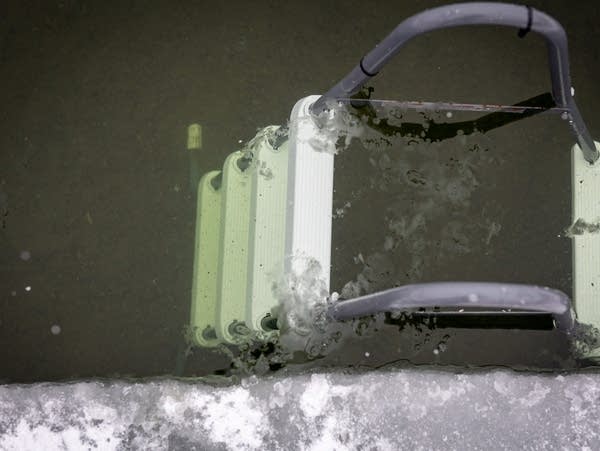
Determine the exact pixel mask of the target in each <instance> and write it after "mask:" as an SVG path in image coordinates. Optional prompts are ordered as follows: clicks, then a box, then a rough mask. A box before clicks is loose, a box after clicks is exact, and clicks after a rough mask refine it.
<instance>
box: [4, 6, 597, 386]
mask: <svg viewBox="0 0 600 451" xmlns="http://www.w3.org/2000/svg"><path fill="white" fill-rule="evenodd" d="M444 3H445V2H435V1H429V2H419V4H418V5H417V4H414V5H401V4H398V2H384V3H381V2H377V3H370V2H366V3H365V2H330V3H328V4H322V3H321V2H309V3H306V2H292V3H289V4H288V3H285V4H281V3H273V2H261V3H260V4H258V5H256V4H252V5H251V4H245V3H244V4H241V3H240V4H238V3H237V2H231V3H224V4H223V5H220V4H219V5H215V4H209V3H204V2H201V3H193V2H183V3H181V2H180V3H178V4H177V5H174V4H172V3H171V2H161V1H154V2H136V1H129V2H102V4H100V3H96V2H87V1H66V2H50V3H48V2H44V3H43V4H38V3H36V2H16V1H15V2H7V3H5V4H3V5H2V6H0V12H1V13H2V14H0V16H1V17H2V19H1V22H0V79H1V80H2V89H1V90H0V93H1V99H2V104H3V109H2V111H3V113H2V120H1V121H0V148H1V151H0V342H1V343H2V346H0V379H2V380H9V381H36V380H54V379H64V378H73V377H93V376H113V375H121V376H125V375H126V376H134V377H141V376H154V375H164V374H173V373H175V372H180V373H181V374H184V375H204V374H212V373H213V372H215V371H217V372H218V373H227V372H229V371H230V363H231V360H230V357H231V356H229V355H227V354H226V353H224V352H214V351H210V352H209V351H206V350H201V349H200V350H199V349H196V350H192V351H191V354H190V355H188V356H187V358H186V359H185V364H184V363H182V358H181V355H182V352H183V351H184V350H185V342H184V340H183V335H184V327H185V325H186V324H187V323H188V317H189V310H190V291H191V285H192V265H193V243H194V220H195V196H194V194H193V193H192V192H191V191H190V189H189V185H190V181H189V178H190V167H189V156H188V155H187V153H186V149H185V147H186V129H187V126H188V125H189V124H190V123H200V124H202V125H203V132H204V143H203V149H202V156H201V159H200V165H201V166H202V167H203V168H204V170H205V171H209V170H213V169H218V168H220V167H221V166H222V164H223V161H224V160H225V158H226V156H227V155H228V154H229V153H231V152H233V151H235V150H237V149H239V148H240V146H241V144H240V141H241V142H246V141H248V140H249V139H250V138H252V137H253V136H254V134H255V132H256V129H257V128H259V127H263V126H266V125H269V124H284V123H285V122H286V120H287V118H288V117H289V113H290V110H291V108H292V106H293V105H294V103H295V102H296V101H297V100H298V99H300V98H302V97H304V96H306V95H308V94H313V93H319V92H323V91H325V90H326V89H328V88H329V87H330V86H331V85H332V84H333V83H334V82H336V81H337V80H338V79H339V78H340V77H341V76H343V75H344V74H345V73H346V71H347V70H349V69H350V68H351V67H352V66H353V65H354V64H356V62H357V61H358V59H359V58H360V56H361V55H362V54H364V53H365V52H367V51H368V50H369V49H370V48H371V47H372V46H374V45H375V44H376V43H377V42H378V41H379V40H380V39H381V38H382V37H383V36H384V35H385V34H386V33H387V32H388V31H389V30H391V29H392V28H393V27H394V26H395V25H396V24H397V23H399V22H400V21H401V20H402V19H403V18H405V17H407V16H409V15H411V14H413V13H416V12H418V11H420V10H421V9H424V8H426V7H429V6H436V5H439V4H444ZM532 6H535V7H538V8H540V9H542V10H545V11H547V12H548V13H550V14H552V15H554V16H555V17H556V18H557V19H558V20H559V21H561V23H562V24H563V25H564V27H565V28H566V30H567V33H568V35H569V38H570V49H571V64H572V76H573V83H574V86H575V88H576V90H577V101H578V104H579V107H580V109H581V110H582V113H583V116H584V118H585V119H586V121H587V123H588V126H589V127H590V129H591V132H592V135H594V136H595V137H598V136H600V126H599V125H598V124H600V112H599V110H598V109H597V108H596V107H595V102H594V100H595V99H597V98H598V97H599V96H600V93H599V92H598V89H599V88H598V86H597V83H596V82H595V81H596V78H595V75H596V74H597V73H598V70H597V69H598V68H597V67H596V66H597V65H598V61H599V60H600V59H599V58H598V49H597V48H596V47H595V46H594V44H595V43H597V42H600V39H599V38H600V36H598V33H599V32H598V31H597V29H596V28H595V27H593V26H591V25H592V24H594V23H596V22H597V19H599V17H595V16H598V14H600V12H599V11H598V10H597V8H595V7H594V6H593V5H592V3H591V2H585V5H583V4H582V5H581V6H580V7H579V9H578V10H573V9H571V8H570V7H569V5H567V4H563V3H562V2H558V1H557V2H534V4H533V5H532ZM332 17H335V23H336V24H337V25H335V26H333V25H332V20H331V18H332ZM515 34H516V33H515V32H514V31H513V30H504V29H494V28H492V29H487V28H486V29H480V28H470V29H457V30H450V31H444V32H437V33H434V34H431V35H427V36H424V37H422V38H419V39H417V40H415V41H414V42H412V43H410V44H409V45H408V46H407V47H406V49H405V50H403V51H402V52H401V54H400V55H399V56H398V57H397V60H396V61H394V62H393V63H392V64H390V66H389V67H388V68H386V70H385V71H384V72H383V73H382V74H381V75H380V76H378V77H377V79H376V80H375V83H374V84H373V85H374V86H375V88H376V91H375V94H376V97H377V98H395V99H402V100H405V99H409V100H433V101H435V100H453V101H467V102H484V101H487V102H495V103H505V104H511V103H514V102H518V101H520V100H523V99H526V98H529V97H532V96H534V95H536V94H540V93H542V92H545V91H547V90H548V88H549V78H548V77H547V68H546V52H545V48H544V45H543V42H541V40H540V39H538V38H536V37H535V36H528V37H527V38H526V39H518V38H517V37H516V36H515ZM447 119H448V120H450V118H447ZM453 119H457V117H454V118H453ZM441 120H445V119H441ZM572 143H573V138H572V136H571V134H570V131H569V129H568V127H567V126H566V124H565V123H564V122H563V121H562V120H561V119H560V118H559V117H556V116H551V115H542V116H536V117H533V118H529V119H527V120H524V121H519V122H516V123H513V124H510V125H506V126H505V127H502V128H499V129H496V130H493V131H491V132H489V133H487V134H486V135H484V136H478V137H471V138H469V140H468V142H467V141H465V142H461V141H460V140H459V139H458V138H455V139H454V140H447V141H444V142H442V143H440V144H439V145H437V144H436V145H430V146H425V147H423V146H418V145H415V146H413V147H414V148H413V147H398V146H396V147H394V146H391V147H388V146H376V145H373V146H369V145H368V146H366V148H365V146H363V145H361V144H360V143H359V142H357V141H355V142H353V143H352V144H351V145H350V147H349V148H348V149H346V150H345V151H344V152H341V153H340V154H339V155H338V156H336V163H335V168H336V170H335V193H334V211H333V214H334V222H333V246H332V247H333V252H332V263H333V267H332V283H331V289H332V291H333V290H335V291H337V292H339V293H341V294H344V293H346V294H348V293H367V292H373V291H377V290H380V289H384V288H389V287H393V286H396V285H401V284H406V283H410V282H417V281H432V280H442V281H443V280H493V281H500V282H509V281H510V282H521V283H532V284H538V285H548V286H552V287H555V288H558V289H560V290H562V291H564V292H565V293H567V294H568V295H571V284H572V280H571V242H570V240H569V239H568V238H565V237H562V236H559V235H561V234H563V232H564V230H565V229H566V228H567V227H568V226H569V224H570V222H571V218H570V215H571V207H570V198H571V193H570V147H571V145H572ZM360 328H361V335H360V336H356V337H354V338H352V339H347V340H343V342H339V343H329V344H328V345H327V346H326V347H327V348H328V351H327V353H326V354H327V356H326V357H324V358H319V359H316V360H315V361H313V362H312V363H311V364H319V365H320V364H333V365H356V364H358V365H368V366H373V367H377V366H380V365H384V364H386V363H389V362H392V361H398V360H401V361H403V360H405V359H407V358H408V357H409V358H410V361H411V362H412V363H444V364H457V365H465V364H475V365H481V364H485V365H487V364H501V365H509V366H517V367H537V368H556V367H565V366H567V367H568V366H573V365H574V364H575V363H574V362H573V361H572V354H571V351H570V349H569V346H568V343H567V342H566V340H565V339H564V337H561V336H557V335H556V334H554V335H550V336H549V335H548V334H545V333H542V332H539V331H538V332H529V333H525V332H520V331H508V332H507V331H487V332H485V333H482V332H481V331H477V330H466V331H462V332H457V331H452V333H450V334H449V333H448V331H433V332H430V331H425V330H423V331H419V330H418V327H417V328H415V327H410V328H408V329H407V330H405V332H404V333H403V334H401V336H399V335H398V332H397V327H395V326H394V327H392V326H389V325H385V324H383V323H382V321H379V322H377V321H374V322H373V323H372V324H370V325H367V326H364V330H362V328H363V326H360ZM427 334H429V335H427ZM446 335H449V338H444V337H445V336H446ZM330 341H331V340H330ZM333 341H335V340H333ZM440 343H442V344H443V345H444V346H443V350H442V352H440V349H441V348H440V347H439V345H440ZM436 349H437V351H438V352H437V353H436V352H434V351H435V350H436ZM244 352H246V354H247V355H245V356H244V360H245V362H248V361H249V360H252V359H258V360H260V359H261V357H260V356H261V355H264V354H269V355H270V356H272V355H273V354H277V353H278V351H277V350H273V349H271V348H268V347H267V348H265V349H264V350H263V352H262V353H261V352H254V353H253V354H252V352H251V350H248V351H243V353H244ZM407 356H408V357H407ZM305 357H306V356H303V355H300V354H297V355H292V356H288V355H286V356H285V359H288V358H292V359H295V360H293V361H297V362H302V361H303V360H304V359H305ZM285 359H284V360H285ZM263 360H264V358H263ZM261 362H262V363H261ZM261 362H258V366H259V367H260V365H262V367H260V368H258V369H257V371H259V372H261V371H268V369H269V365H268V363H267V364H266V366H265V364H264V361H261ZM271 363H272V366H271V369H277V368H279V367H280V366H281V365H280V364H278V363H277V362H275V363H273V362H271ZM252 364H254V362H252V361H251V362H250V366H252ZM300 366H302V365H300V364H299V365H298V367H300Z"/></svg>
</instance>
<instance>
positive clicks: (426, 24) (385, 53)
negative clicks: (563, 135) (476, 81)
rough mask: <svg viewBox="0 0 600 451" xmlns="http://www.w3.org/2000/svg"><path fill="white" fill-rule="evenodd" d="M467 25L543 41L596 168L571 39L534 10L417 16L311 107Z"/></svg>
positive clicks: (447, 10)
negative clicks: (577, 92)
mask: <svg viewBox="0 0 600 451" xmlns="http://www.w3.org/2000/svg"><path fill="white" fill-rule="evenodd" d="M463 25H503V26H509V27H515V28H519V30H520V32H519V36H521V37H523V36H524V35H525V34H527V33H528V32H529V31H533V32H535V33H538V34H540V35H542V36H543V37H544V38H545V40H546V45H547V48H548V62H549V66H550V75H551V79H552V96H553V98H554V101H555V102H556V105H557V106H558V107H560V108H566V109H568V110H569V113H568V115H569V117H568V119H569V124H570V125H571V127H572V129H573V131H574V133H575V135H576V138H577V142H578V144H579V147H580V148H581V150H582V151H583V154H584V156H585V159H586V160H587V161H588V162H590V163H594V162H595V161H596V160H597V159H598V157H599V155H600V154H599V152H598V150H597V149H596V146H595V144H594V140H593V139H592V137H591V135H590V133H589V131H588V128H587V126H586V125H585V122H584V121H583V118H582V117H581V114H580V112H579V109H578V108H577V104H576V103H575V100H574V98H573V95H572V88H571V78H570V71H569V51H568V45H567V35H566V33H565V30H564V29H563V27H562V25H561V24H560V23H559V22H558V21H557V20H556V19H554V18H553V17H551V16H549V15H547V14H546V13H543V12H541V11H539V10H537V9H535V8H532V7H529V6H524V5H514V4H509V3H496V2H471V3H456V4H452V5H446V6H441V7H438V8H433V9H429V10H426V11H423V12H421V13H418V14H415V15H414V16H411V17H409V18H408V19H406V20H404V21H403V22H402V23H400V24H399V25H398V26H397V27H396V28H395V29H394V30H393V31H392V32H391V33H390V34H389V35H388V36H387V37H386V38H385V39H383V41H381V42H380V43H379V44H378V45H377V46H376V47H375V48H374V49H373V50H371V51H370V52H369V53H368V54H367V55H365V56H364V57H363V58H362V59H361V60H360V63H359V64H358V65H357V66H355V67H354V68H353V69H352V70H351V71H350V72H349V73H348V75H346V76H345V77H344V78H343V79H341V80H340V81H339V82H338V83H337V84H336V85H335V86H333V87H332V88H331V89H330V90H329V91H327V92H326V93H325V94H324V95H322V96H321V97H320V98H319V99H318V100H317V101H316V102H315V103H314V104H313V105H312V106H311V112H312V113H313V114H316V115H318V114H320V113H321V112H323V111H324V110H326V109H327V108H328V107H327V102H328V100H330V99H338V98H345V97H350V96H352V95H354V94H356V93H357V92H358V91H359V90H360V89H361V88H362V87H363V85H364V84H365V83H366V82H367V81H368V80H369V79H370V78H372V77H373V76H375V75H377V73H378V72H379V71H380V70H381V69H382V68H383V66H385V64H387V63H388V62H389V61H390V59H391V58H392V57H393V56H394V55H396V54H397V53H398V51H399V50H400V48H401V47H402V46H403V45H404V44H405V43H406V42H407V41H409V40H410V39H412V38H414V37H416V36H418V35H420V34H424V33H427V32H429V31H434V30H439V29H443V28H452V27H457V26H463Z"/></svg>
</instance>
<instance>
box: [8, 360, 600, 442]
mask: <svg viewBox="0 0 600 451" xmlns="http://www.w3.org/2000/svg"><path fill="white" fill-rule="evenodd" d="M42 445H43V449H46V450H53V449H61V450H62V449H69V450H71V449H88V448H89V449H101V450H104V449H107V450H118V449H202V450H212V449H215V450H217V449H218V450H229V449H236V450H239V449H286V450H287V449H290V450H294V449H298V450H305V449H306V450H321V449H327V450H346V449H348V450H350V449H365V450H375V449H377V450H396V449H411V450H412V449H424V450H425V449H442V448H443V449H461V450H467V449H600V374H592V373H588V374H582V373H579V374H568V375H567V374H565V375H558V374H523V373H515V372H511V371H500V370H497V371H486V372H468V373H461V372H449V371H435V370H423V369H421V370H416V369H395V370H389V371H383V372H382V371H380V372H365V373H348V372H345V373H344V372H320V373H313V374H306V375H295V376H287V377H285V376H273V377H270V378H261V379H259V378H249V379H245V380H244V381H242V383H241V384H237V385H235V386H226V387H223V386H221V387H215V386H211V385H207V384H204V383H199V382H195V383H190V382H182V381H174V380H162V381H148V382H140V383H132V382H124V381H91V382H79V383H70V384H35V385H28V386H24V385H21V386H18V385H5V386H1V387H0V449H3V450H23V449H41V448H40V447H41V446H42Z"/></svg>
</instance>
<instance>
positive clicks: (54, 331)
mask: <svg viewBox="0 0 600 451" xmlns="http://www.w3.org/2000/svg"><path fill="white" fill-rule="evenodd" d="M50 332H52V335H58V334H60V332H61V328H60V326H59V325H58V324H53V325H52V327H51V328H50Z"/></svg>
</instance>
